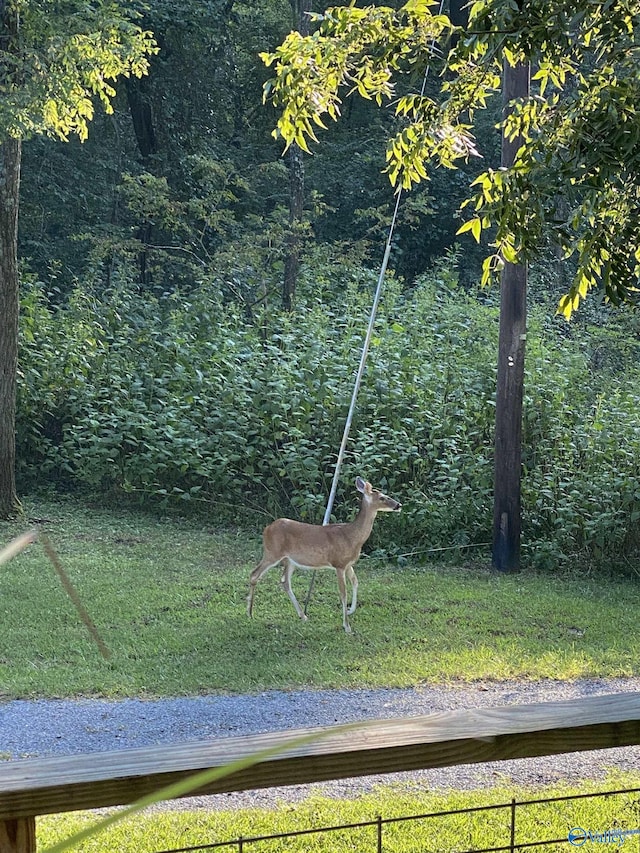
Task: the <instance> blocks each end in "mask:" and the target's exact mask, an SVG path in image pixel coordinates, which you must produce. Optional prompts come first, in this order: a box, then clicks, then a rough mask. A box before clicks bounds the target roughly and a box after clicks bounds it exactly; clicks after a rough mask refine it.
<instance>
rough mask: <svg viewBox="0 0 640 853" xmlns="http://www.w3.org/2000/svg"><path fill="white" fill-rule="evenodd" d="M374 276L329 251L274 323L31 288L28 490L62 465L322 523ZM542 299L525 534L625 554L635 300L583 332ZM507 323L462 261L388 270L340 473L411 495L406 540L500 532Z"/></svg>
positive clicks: (542, 549)
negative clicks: (495, 465) (405, 281)
mask: <svg viewBox="0 0 640 853" xmlns="http://www.w3.org/2000/svg"><path fill="white" fill-rule="evenodd" d="M372 278H373V277H372V274H370V273H368V272H367V271H366V270H364V269H362V268H360V267H358V266H351V267H349V266H347V265H345V264H344V263H342V264H332V263H330V262H329V261H327V260H325V261H324V262H322V261H321V259H320V258H316V260H315V262H314V264H313V266H312V267H310V268H307V269H306V271H305V283H304V286H303V287H302V288H301V300H303V301H302V302H301V304H300V306H299V308H298V310H297V312H296V313H295V315H291V314H288V313H283V312H280V311H278V310H275V309H273V310H269V309H264V308H263V310H262V314H261V316H260V317H259V320H258V321H254V319H248V318H247V317H246V315H245V314H244V313H243V312H241V311H240V310H239V308H238V306H237V305H235V304H234V303H232V302H224V301H222V300H221V299H220V298H219V296H218V295H217V294H216V293H215V292H214V291H212V290H211V289H208V288H201V289H195V290H192V291H191V293H189V294H188V295H186V296H184V297H182V296H180V295H179V294H176V293H174V294H171V295H165V296H150V295H149V294H146V295H145V296H144V298H142V297H141V294H140V291H139V290H138V289H136V288H134V287H128V286H122V287H119V288H116V289H113V290H112V291H111V292H109V293H108V294H106V295H105V296H104V297H103V296H97V295H93V296H90V295H88V294H87V293H86V292H85V291H83V290H82V289H77V290H76V291H75V292H74V293H73V294H72V296H71V298H70V299H69V301H68V303H66V304H65V305H64V306H61V307H58V308H52V307H51V306H50V304H49V302H48V300H47V298H46V296H45V294H44V293H43V292H42V289H41V287H40V286H39V285H37V284H34V285H32V286H31V287H29V288H27V289H26V290H25V294H24V300H23V320H22V323H23V345H22V356H21V382H20V389H19V423H18V443H19V445H18V446H19V453H18V456H19V459H20V460H21V465H20V476H21V478H22V482H23V484H24V486H25V487H28V486H30V485H32V484H34V483H42V481H43V479H49V480H50V481H51V482H55V483H58V484H61V485H63V486H68V487H77V486H79V485H81V486H84V487H89V488H92V489H100V490H108V491H114V490H115V491H121V490H124V491H127V492H135V493H138V494H140V496H142V497H143V498H153V497H154V496H155V497H158V496H161V497H162V496H163V497H171V496H174V497H182V498H183V499H194V498H198V499H201V500H206V501H211V502H212V503H214V504H215V505H216V514H217V515H218V516H221V515H222V516H224V515H225V513H226V514H228V515H232V514H236V513H237V511H238V507H244V508H246V509H255V510H256V511H257V512H259V513H261V512H262V511H266V512H267V513H268V514H274V515H275V514H278V513H281V512H286V513H289V514H291V513H293V514H294V515H295V516H297V517H301V518H305V519H309V520H315V521H319V520H320V518H321V517H322V508H323V506H324V502H325V498H326V493H327V491H328V486H329V483H330V478H331V475H332V464H333V461H334V459H335V453H336V451H337V447H338V444H339V440H340V436H341V433H342V427H343V424H344V419H345V417H346V411H347V407H348V402H349V399H350V394H351V389H352V382H353V377H354V372H355V369H356V367H357V361H358V358H359V349H360V345H361V340H362V334H363V330H364V327H365V325H366V317H367V313H368V310H369V304H370V299H371V290H372V287H373V284H374V282H373V280H372ZM545 316H546V312H545V311H536V312H534V321H533V323H532V328H531V331H530V334H529V343H528V346H529V359H528V367H527V377H526V398H525V429H524V456H523V458H524V468H525V472H524V482H523V490H524V511H525V525H524V530H525V545H526V546H529V548H530V549H531V550H532V552H533V553H534V554H535V555H536V559H538V560H541V561H542V562H543V563H544V562H549V563H553V562H554V561H555V559H556V558H557V557H558V556H560V554H568V553H572V552H576V551H584V552H585V553H587V554H591V555H595V556H603V555H605V554H606V555H608V556H613V555H615V554H618V555H620V554H623V553H625V552H627V551H628V550H629V549H630V548H632V547H635V546H637V544H638V542H637V529H638V518H640V488H639V477H640V429H639V428H638V426H637V410H638V405H639V401H638V391H637V388H638V381H637V379H638V353H637V335H636V336H635V337H634V324H635V318H633V317H630V318H629V322H628V328H627V329H624V328H623V327H621V325H620V321H618V324H617V325H615V324H614V325H613V328H612V329H609V328H608V327H607V325H606V323H605V324H604V325H600V326H598V327H593V328H592V329H591V330H588V328H587V326H586V323H585V328H584V329H580V328H577V327H576V328H574V329H573V331H572V332H570V331H569V330H568V329H567V328H566V327H564V326H562V325H560V321H558V323H557V324H556V323H551V322H550V321H548V320H545ZM601 322H602V318H601ZM496 338H497V310H496V308H495V307H493V306H492V305H491V304H490V303H487V302H486V301H484V300H482V299H480V298H478V297H477V296H476V295H475V294H473V293H466V292H464V291H463V290H462V289H461V288H460V287H459V286H458V284H457V276H456V273H455V271H454V267H453V263H452V262H447V263H445V264H443V265H441V266H440V267H439V268H438V269H437V270H436V271H435V272H434V273H433V274H432V275H430V276H423V277H422V278H421V279H419V280H418V281H417V282H416V284H415V286H414V287H412V288H410V289H403V288H402V287H401V286H400V284H399V283H397V282H395V281H391V282H390V284H389V286H388V288H387V291H386V296H385V298H384V300H383V306H382V309H381V314H380V317H379V320H378V325H377V328H376V336H375V338H374V346H373V348H372V352H371V356H370V362H369V365H368V371H367V375H366V378H365V383H364V385H363V388H362V391H361V395H360V398H359V404H358V409H357V414H356V419H355V423H354V429H353V433H352V441H351V443H350V449H349V452H348V455H347V459H346V464H345V467H344V471H343V476H342V483H343V485H344V488H345V489H347V490H348V491H347V494H350V491H351V486H350V482H351V481H352V479H353V477H354V476H355V475H356V474H357V473H361V474H363V475H365V476H367V477H368V478H369V479H371V480H372V481H373V482H374V483H377V484H379V485H381V486H382V487H384V488H385V489H386V490H388V491H389V492H390V493H392V494H394V495H396V496H398V497H399V498H400V499H401V500H402V502H403V505H404V510H403V513H402V514H401V516H399V518H398V523H397V524H396V525H395V526H394V531H395V534H394V537H395V540H396V541H395V546H396V547H397V549H398V551H399V552H406V551H408V550H410V549H411V548H412V547H413V548H421V547H424V548H427V547H435V546H449V545H453V544H460V545H462V544H467V543H474V542H485V541H487V531H488V528H489V523H490V522H489V519H490V516H491V495H492V476H493V473H492V455H493V448H492V433H493V406H494V397H495V361H496ZM596 367H597V369H596ZM261 521H262V516H259V518H257V519H256V518H253V519H252V521H251V523H252V524H256V526H257V525H258V524H259V523H261ZM542 543H544V545H542ZM385 544H386V546H387V547H391V546H390V544H389V542H388V535H386V536H385Z"/></svg>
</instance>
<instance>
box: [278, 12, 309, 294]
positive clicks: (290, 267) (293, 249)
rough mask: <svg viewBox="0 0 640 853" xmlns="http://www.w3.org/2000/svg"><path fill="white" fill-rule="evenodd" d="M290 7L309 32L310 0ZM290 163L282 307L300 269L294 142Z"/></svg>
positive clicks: (299, 183) (300, 165)
mask: <svg viewBox="0 0 640 853" xmlns="http://www.w3.org/2000/svg"><path fill="white" fill-rule="evenodd" d="M291 7H292V10H293V14H294V17H295V19H296V25H297V27H298V31H299V32H300V33H301V35H303V36H306V35H308V34H309V16H308V14H307V12H309V11H310V10H311V0H292V2H291ZM287 166H288V167H289V233H288V235H287V238H286V245H285V248H286V254H285V259H284V279H283V282H282V307H283V308H284V309H285V310H286V311H291V310H292V308H293V304H294V300H295V295H296V287H297V285H298V271H299V269H300V230H299V228H300V223H301V222H302V216H303V213H304V159H303V153H302V150H301V149H300V147H299V146H298V145H296V144H295V142H294V143H293V145H292V146H291V148H290V149H289V152H288V154H287Z"/></svg>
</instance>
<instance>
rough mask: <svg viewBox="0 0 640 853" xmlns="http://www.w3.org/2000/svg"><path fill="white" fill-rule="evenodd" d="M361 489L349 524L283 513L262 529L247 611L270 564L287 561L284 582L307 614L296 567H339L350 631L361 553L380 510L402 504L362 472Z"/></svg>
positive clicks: (345, 621) (298, 610)
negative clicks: (295, 582) (296, 586)
mask: <svg viewBox="0 0 640 853" xmlns="http://www.w3.org/2000/svg"><path fill="white" fill-rule="evenodd" d="M356 489H357V490H358V491H359V492H360V493H361V494H362V500H361V502H360V512H359V513H358V515H357V516H356V518H355V519H354V520H353V521H351V522H350V523H349V524H327V525H318V524H303V523H302V522H300V521H292V520H291V519H290V518H279V519H277V521H274V522H272V523H271V524H270V525H268V527H265V529H264V531H263V533H262V545H263V553H262V559H261V560H260V562H259V563H258V565H257V566H256V567H255V569H254V570H253V571H252V572H251V578H250V581H249V595H248V596H247V612H248V614H249V616H251V613H252V611H253V596H254V594H255V591H256V584H257V583H258V581H259V580H260V578H261V577H262V576H263V575H264V573H265V572H267V571H268V570H269V569H271V568H273V567H274V566H277V565H278V564H279V563H282V585H283V587H284V588H285V590H286V593H287V595H288V596H289V598H290V599H291V603H292V604H293V606H294V607H295V609H296V613H297V614H298V616H299V617H300V618H301V619H306V618H307V617H306V615H305V614H304V612H303V610H302V608H301V607H300V605H299V604H298V599H297V598H296V597H295V595H294V593H293V590H292V589H291V575H292V574H293V570H294V569H295V568H305V569H320V568H334V569H335V570H336V575H337V576H338V589H339V590H340V600H341V602H342V624H343V626H344V630H345V631H346V632H347V633H348V634H349V633H351V627H350V625H349V620H348V618H347V616H348V615H350V614H351V613H353V612H354V610H355V609H356V604H357V601H358V578H357V577H356V573H355V572H354V571H353V565H354V563H355V562H356V561H357V559H358V557H359V556H360V551H361V549H362V546H363V545H364V543H365V542H366V541H367V539H368V538H369V536H370V535H371V530H372V528H373V522H374V521H375V518H376V515H377V513H379V512H398V511H399V510H400V507H401V506H402V504H400V503H399V502H398V501H396V500H394V499H393V498H390V497H388V496H387V495H385V494H383V493H382V492H380V491H378V490H377V489H374V488H373V487H372V485H371V483H368V482H366V481H365V480H363V479H362V477H358V479H357V480H356ZM345 577H346V578H348V579H349V582H350V583H351V589H352V596H351V607H350V608H349V609H348V610H347V588H346V584H345Z"/></svg>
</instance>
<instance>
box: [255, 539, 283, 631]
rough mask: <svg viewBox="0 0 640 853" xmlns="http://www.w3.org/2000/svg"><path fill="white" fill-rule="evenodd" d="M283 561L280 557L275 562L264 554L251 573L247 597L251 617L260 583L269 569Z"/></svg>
mask: <svg viewBox="0 0 640 853" xmlns="http://www.w3.org/2000/svg"><path fill="white" fill-rule="evenodd" d="M281 559H282V558H281V557H278V559H277V560H275V561H274V560H273V558H272V557H270V556H269V555H267V554H263V555H262V559H261V560H260V562H259V563H258V565H257V566H256V567H255V569H254V570H253V571H252V572H251V577H250V578H249V595H248V596H247V613H248V614H249V616H251V615H253V596H254V595H255V592H256V585H257V583H258V581H259V580H260V578H261V577H262V575H264V574H265V572H268V571H269V569H272V568H273V567H274V566H277V565H278V563H279V562H280V561H281Z"/></svg>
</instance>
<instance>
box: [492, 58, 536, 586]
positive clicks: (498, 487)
mask: <svg viewBox="0 0 640 853" xmlns="http://www.w3.org/2000/svg"><path fill="white" fill-rule="evenodd" d="M529 79H530V66H529V63H522V64H518V65H516V66H515V67H512V66H511V65H509V63H508V62H507V61H506V59H505V60H504V63H503V76H502V81H503V82H502V86H503V88H502V111H503V115H502V118H503V123H504V120H505V119H506V118H507V116H508V114H509V111H510V109H511V107H510V104H511V103H512V102H513V101H514V100H515V99H516V98H526V97H527V96H528V95H529ZM503 126H504V125H503ZM521 145H522V139H521V138H520V137H516V138H515V139H513V140H511V141H509V140H508V139H506V137H505V134H504V130H503V133H502V158H501V162H502V166H503V167H504V168H506V169H508V168H510V167H511V166H513V163H514V160H515V156H516V153H517V151H518V149H519V148H520V146H521ZM526 339H527V268H526V265H524V264H510V263H505V266H504V270H503V272H502V278H501V282H500V337H499V345H498V387H497V393H496V437H495V460H494V504H493V565H494V567H495V568H496V569H497V570H498V571H500V572H516V571H518V569H519V567H520V529H521V508H520V478H521V442H522V389H523V384H524V353H525V343H526Z"/></svg>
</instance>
